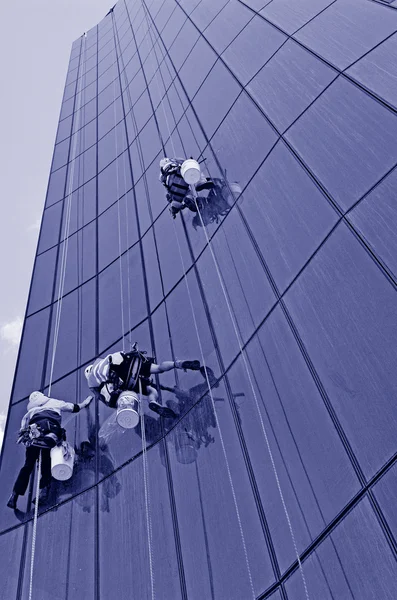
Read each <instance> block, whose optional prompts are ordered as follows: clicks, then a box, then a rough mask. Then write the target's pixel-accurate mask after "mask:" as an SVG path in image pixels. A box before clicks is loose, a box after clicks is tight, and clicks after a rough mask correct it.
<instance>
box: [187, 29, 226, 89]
mask: <svg viewBox="0 0 397 600" xmlns="http://www.w3.org/2000/svg"><path fill="white" fill-rule="evenodd" d="M216 59H217V55H216V54H215V52H214V51H213V50H212V49H211V47H210V46H209V44H208V42H206V41H205V39H204V38H203V37H200V38H199V40H198V42H197V44H195V46H194V47H193V50H192V51H191V53H190V54H189V56H188V58H187V59H186V61H185V63H184V65H183V67H182V68H181V70H180V71H179V77H180V79H181V81H182V84H183V86H184V87H185V89H186V92H187V94H188V96H189V98H193V96H194V95H195V93H196V92H197V90H198V89H199V87H200V85H201V84H202V82H203V80H204V78H205V77H207V75H208V73H209V71H210V70H211V68H212V67H213V65H214V63H215V61H216Z"/></svg>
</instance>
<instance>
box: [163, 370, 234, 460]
mask: <svg viewBox="0 0 397 600" xmlns="http://www.w3.org/2000/svg"><path fill="white" fill-rule="evenodd" d="M200 373H201V375H202V377H203V378H204V382H203V383H199V384H198V385H195V386H193V387H191V388H190V389H189V390H182V389H181V388H178V387H177V386H175V387H173V388H168V387H165V386H161V389H163V390H166V391H170V392H173V393H174V394H175V396H176V398H177V400H178V402H176V401H175V400H168V401H167V405H168V406H169V407H170V408H172V409H173V410H177V409H179V413H180V415H181V416H182V415H183V414H185V413H187V414H185V416H184V417H183V420H182V421H181V424H180V425H179V427H178V428H176V429H175V430H174V431H175V434H174V441H175V451H176V456H177V459H178V461H179V462H181V463H185V464H186V463H191V462H194V461H195V460H197V455H198V450H199V449H200V448H201V447H202V446H204V448H206V447H207V446H208V445H209V444H211V443H213V442H214V441H215V438H214V437H213V436H212V435H211V434H210V432H209V431H208V429H209V428H210V427H213V428H216V419H215V415H214V411H213V406H212V402H211V397H210V395H209V393H208V392H209V390H210V388H212V387H218V385H219V384H218V383H216V377H215V375H214V372H213V370H212V369H211V368H210V367H205V368H204V367H201V368H200ZM207 380H208V381H207ZM208 383H209V385H210V387H208ZM214 401H215V402H217V401H223V398H214ZM193 406H194V410H192V411H190V412H188V411H189V409H190V408H192V407H193Z"/></svg>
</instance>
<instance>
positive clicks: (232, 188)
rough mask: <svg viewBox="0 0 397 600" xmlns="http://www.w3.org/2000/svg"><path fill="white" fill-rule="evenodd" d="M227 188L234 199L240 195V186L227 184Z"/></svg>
mask: <svg viewBox="0 0 397 600" xmlns="http://www.w3.org/2000/svg"><path fill="white" fill-rule="evenodd" d="M229 188H230V191H231V192H232V194H233V196H234V197H235V198H237V196H238V195H239V194H241V186H240V185H239V184H238V183H236V182H234V183H229Z"/></svg>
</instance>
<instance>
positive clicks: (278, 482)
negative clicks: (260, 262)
mask: <svg viewBox="0 0 397 600" xmlns="http://www.w3.org/2000/svg"><path fill="white" fill-rule="evenodd" d="M142 3H143V6H144V12H145V16H146V20H147V23H148V11H147V8H146V5H145V3H144V1H143V0H142ZM148 29H149V35H151V33H150V27H149V25H148ZM151 39H152V38H151ZM152 43H153V39H152ZM153 48H154V44H153ZM156 60H157V55H156ZM157 67H158V69H159V68H160V66H159V64H158V60H157ZM155 78H156V82H157V86H158V88H159V84H158V80H157V70H155ZM164 92H165V95H166V89H165V85H164ZM159 96H160V98H161V101H160V102H161V104H162V106H163V112H164V118H165V121H166V124H167V128H168V134H169V137H170V140H171V144H172V147H173V148H174V144H173V142H172V133H171V128H170V126H169V122H168V118H167V115H166V111H165V109H164V105H163V97H162V95H161V92H160V89H159ZM174 155H175V149H174ZM191 191H192V192H193V196H194V201H195V205H196V209H197V212H198V214H199V218H200V221H201V225H202V228H203V230H204V233H205V237H206V242H207V246H208V248H209V250H210V253H211V256H212V259H213V262H214V265H215V269H216V272H217V276H218V279H219V282H220V285H221V289H222V292H223V295H224V297H225V301H226V305H227V308H228V312H229V315H230V318H231V321H232V324H233V329H234V332H235V335H236V338H237V341H238V345H239V350H240V354H241V357H242V359H243V362H244V367H245V370H246V373H247V377H248V381H249V385H250V387H251V390H252V395H253V397H254V401H255V405H256V409H257V412H258V416H259V419H260V423H261V428H262V432H263V435H264V438H265V442H266V446H267V450H268V454H269V458H270V462H271V464H272V469H273V473H274V477H275V480H276V484H277V488H278V492H279V495H280V499H281V503H282V506H283V510H284V514H285V517H286V521H287V523H288V528H289V531H290V535H291V539H292V543H293V546H294V551H295V555H296V559H297V562H298V566H299V571H300V573H301V578H302V583H303V586H304V590H305V595H306V600H309V594H308V589H307V584H306V578H305V575H304V571H303V566H302V562H301V560H300V556H299V552H298V548H297V544H296V539H295V534H294V530H293V527H292V523H291V519H290V516H289V512H288V509H287V506H286V502H285V499H284V494H283V492H282V488H281V484H280V479H279V476H278V473H277V468H276V464H275V461H274V456H273V452H272V450H271V446H270V441H269V437H268V435H267V431H266V427H265V424H264V421H263V418H262V414H261V411H260V407H259V402H258V398H257V394H256V391H255V387H254V384H253V381H252V377H251V373H250V370H249V366H248V361H247V358H246V356H245V353H244V350H243V343H242V340H241V337H240V334H239V331H238V328H237V323H236V321H235V317H234V315H233V313H232V309H231V305H230V302H229V298H228V296H227V293H226V289H225V286H224V283H223V280H222V276H221V273H220V269H219V264H218V262H217V260H216V257H215V254H214V251H213V248H212V244H211V241H210V238H209V236H208V231H207V228H206V226H205V224H204V221H203V218H202V214H201V211H200V208H199V205H198V202H197V192H196V189H195V187H194V186H191ZM173 225H174V233H175V237H176V239H177V244H178V250H179V254H180V257H181V260H182V266H183V272H184V278H185V282H186V285H187V290H188V295H189V300H190V304H191V309H192V314H193V319H194V322H195V328H196V334H197V336H198V339H199V332H198V327H197V323H196V319H195V315H194V307H193V304H192V301H191V296H190V289H189V286H188V281H187V276H186V270H185V267H184V263H183V256H182V251H181V247H180V244H179V239H178V235H177V231H176V227H175V221H174V220H173ZM199 345H200V351H201V352H202V347H201V343H200V341H199ZM202 358H203V362H204V356H203V353H202ZM207 383H208V385H209V381H208V382H207ZM209 388H210V386H209ZM210 389H211V388H210ZM211 400H212V401H213V398H212V393H211ZM213 410H214V414H215V418H216V421H217V423H218V418H217V414H216V410H215V403H213ZM218 426H219V425H218ZM220 437H221V438H222V436H220ZM221 443H222V441H221ZM225 458H226V456H225ZM226 460H227V458H226ZM236 511H237V512H238V508H237V505H236ZM238 518H239V517H238ZM239 524H241V521H240V519H239ZM244 547H245V544H244ZM250 581H251V584H252V579H251V577H250ZM252 590H253V587H252Z"/></svg>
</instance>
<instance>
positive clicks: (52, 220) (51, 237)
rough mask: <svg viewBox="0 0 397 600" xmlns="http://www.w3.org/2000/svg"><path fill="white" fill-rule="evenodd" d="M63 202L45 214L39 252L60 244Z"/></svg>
mask: <svg viewBox="0 0 397 600" xmlns="http://www.w3.org/2000/svg"><path fill="white" fill-rule="evenodd" d="M61 214H62V202H58V204H54V206H51V207H50V208H48V209H47V210H46V211H44V213H43V221H42V225H41V232H40V240H39V246H38V252H44V251H45V250H47V248H51V246H54V245H55V244H57V243H58V239H59V226H60V223H61Z"/></svg>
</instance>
